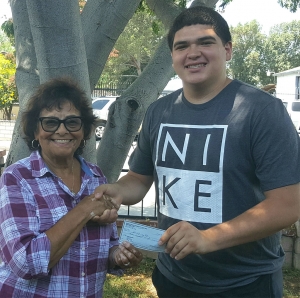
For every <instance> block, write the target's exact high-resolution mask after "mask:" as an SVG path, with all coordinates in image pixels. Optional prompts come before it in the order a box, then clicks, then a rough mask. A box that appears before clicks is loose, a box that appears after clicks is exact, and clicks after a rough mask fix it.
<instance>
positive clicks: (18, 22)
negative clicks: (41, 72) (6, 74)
mask: <svg viewBox="0 0 300 298" xmlns="http://www.w3.org/2000/svg"><path fill="white" fill-rule="evenodd" d="M10 5H11V11H12V17H13V20H14V22H13V24H14V34H15V47H16V58H17V59H16V64H17V65H16V67H17V69H16V84H17V88H18V94H19V107H20V109H19V113H18V117H17V120H16V123H15V127H14V131H13V136H12V142H11V145H10V150H9V152H8V154H7V158H6V166H8V165H10V164H12V163H14V162H16V161H18V160H20V159H22V158H24V157H27V156H28V155H29V154H30V151H29V148H28V147H27V145H26V143H25V141H24V139H23V138H22V130H21V126H20V120H21V114H22V112H23V111H24V109H25V106H26V104H27V101H28V99H29V97H30V96H31V94H32V93H33V91H34V89H35V88H36V87H37V86H38V85H39V83H40V81H39V77H38V73H37V63H36V55H35V49H34V45H33V39H32V35H31V30H30V26H29V18H28V14H27V5H26V1H10Z"/></svg>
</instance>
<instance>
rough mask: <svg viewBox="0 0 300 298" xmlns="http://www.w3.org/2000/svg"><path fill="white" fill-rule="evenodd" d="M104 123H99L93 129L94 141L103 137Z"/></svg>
mask: <svg viewBox="0 0 300 298" xmlns="http://www.w3.org/2000/svg"><path fill="white" fill-rule="evenodd" d="M105 124H106V122H104V121H103V122H100V123H99V125H98V126H97V127H96V129H95V137H96V140H100V139H102V137H103V133H104V129H105Z"/></svg>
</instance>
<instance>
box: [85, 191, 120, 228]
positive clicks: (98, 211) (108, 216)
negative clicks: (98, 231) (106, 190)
mask: <svg viewBox="0 0 300 298" xmlns="http://www.w3.org/2000/svg"><path fill="white" fill-rule="evenodd" d="M88 198H89V199H90V203H92V204H93V205H94V209H93V210H92V211H91V212H90V220H92V221H94V222H97V223H99V224H107V223H112V222H114V221H116V220H117V218H118V210H119V208H120V205H118V204H117V203H115V202H114V201H113V200H112V199H111V198H110V197H109V196H108V195H100V194H99V193H94V194H92V195H90V196H88Z"/></svg>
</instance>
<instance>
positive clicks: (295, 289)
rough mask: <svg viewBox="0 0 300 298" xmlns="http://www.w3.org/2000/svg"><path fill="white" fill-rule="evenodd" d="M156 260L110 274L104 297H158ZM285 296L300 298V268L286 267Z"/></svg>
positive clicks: (146, 261)
mask: <svg viewBox="0 0 300 298" xmlns="http://www.w3.org/2000/svg"><path fill="white" fill-rule="evenodd" d="M154 265H155V262H154V261H153V259H150V258H145V259H144V260H143V261H142V263H141V265H140V266H139V267H137V268H134V269H128V270H126V273H125V274H124V276H122V277H116V276H113V275H110V274H108V276H107V280H106V282H105V285H104V296H103V297H104V298H157V295H156V291H155V288H154V287H153V285H152V281H151V273H152V270H153V268H154ZM283 276H284V296H283V297H284V298H300V270H295V269H284V270H283Z"/></svg>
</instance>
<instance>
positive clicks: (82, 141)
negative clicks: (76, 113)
mask: <svg viewBox="0 0 300 298" xmlns="http://www.w3.org/2000/svg"><path fill="white" fill-rule="evenodd" d="M81 143H82V145H81ZM85 144H86V140H85V139H83V140H81V142H80V148H82V149H83V148H84V147H85Z"/></svg>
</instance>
